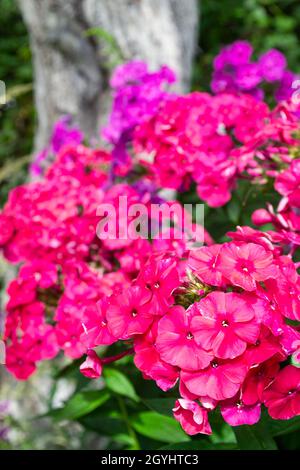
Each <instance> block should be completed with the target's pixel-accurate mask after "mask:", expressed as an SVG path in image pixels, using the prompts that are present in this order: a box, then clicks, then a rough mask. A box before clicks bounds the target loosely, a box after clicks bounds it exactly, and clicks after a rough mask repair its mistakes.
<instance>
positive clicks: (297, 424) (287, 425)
mask: <svg viewBox="0 0 300 470" xmlns="http://www.w3.org/2000/svg"><path fill="white" fill-rule="evenodd" d="M269 428H270V432H271V434H272V436H282V435H283V434H289V433H291V432H294V431H298V430H299V429H300V416H297V417H295V418H292V419H289V420H287V421H282V420H274V419H270V421H269Z"/></svg>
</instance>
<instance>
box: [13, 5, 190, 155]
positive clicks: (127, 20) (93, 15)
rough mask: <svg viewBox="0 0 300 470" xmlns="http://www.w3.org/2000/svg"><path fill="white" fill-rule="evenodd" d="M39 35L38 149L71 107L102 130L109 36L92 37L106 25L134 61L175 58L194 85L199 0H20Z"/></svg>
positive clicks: (88, 128)
mask: <svg viewBox="0 0 300 470" xmlns="http://www.w3.org/2000/svg"><path fill="white" fill-rule="evenodd" d="M19 4H20V7H21V10H22V13H23V17H24V19H25V22H26V24H27V27H28V29H29V32H30V37H31V46H32V51H33V62H34V70H35V101H36V108H37V114H38V129H37V133H36V142H35V147H36V150H40V149H41V148H43V147H44V146H45V145H46V144H47V142H48V139H49V136H50V134H51V129H52V126H53V123H54V122H55V121H56V120H57V119H58V118H59V117H60V116H61V115H64V114H69V115H71V116H72V118H73V122H74V123H75V124H77V125H79V126H80V128H81V129H82V130H83V131H84V132H85V134H86V136H87V137H89V138H91V137H94V136H98V133H99V122H100V121H101V116H102V117H103V114H105V112H106V111H105V110H106V109H107V101H108V89H107V73H105V70H106V67H105V66H106V65H107V64H105V61H106V60H107V58H105V56H104V55H103V49H104V46H105V44H104V43H103V41H104V39H101V38H99V37H98V38H95V37H88V36H86V35H85V32H86V30H88V29H89V28H93V27H100V28H101V29H102V30H104V31H107V32H108V33H109V34H110V35H111V36H113V37H114V38H115V40H116V41H117V43H118V46H119V48H120V51H121V53H122V55H123V56H124V57H125V59H126V60H131V59H142V60H145V61H147V62H148V63H149V65H150V67H151V68H153V69H154V68H156V67H158V66H159V65H162V64H167V65H169V66H170V67H172V68H173V69H174V70H175V72H176V73H177V76H178V80H179V81H178V89H180V90H184V89H187V88H188V85H189V80H190V75H191V66H192V58H193V54H194V49H195V44H196V41H195V39H196V31H197V19H198V12H197V4H198V0H42V1H41V0H19Z"/></svg>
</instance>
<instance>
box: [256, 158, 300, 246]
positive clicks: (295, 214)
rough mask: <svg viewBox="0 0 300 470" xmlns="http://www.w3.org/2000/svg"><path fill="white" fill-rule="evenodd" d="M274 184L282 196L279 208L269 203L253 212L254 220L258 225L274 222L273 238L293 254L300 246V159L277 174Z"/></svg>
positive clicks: (293, 161)
mask: <svg viewBox="0 0 300 470" xmlns="http://www.w3.org/2000/svg"><path fill="white" fill-rule="evenodd" d="M274 186H275V189H276V190H277V192H278V193H279V194H280V195H281V196H282V199H281V200H280V202H279V204H278V207H277V209H276V210H275V209H274V207H273V206H272V205H271V204H267V208H266V209H257V210H256V211H255V212H254V213H253V215H252V220H253V223H254V224H256V225H258V226H262V225H265V224H272V225H273V227H274V228H275V230H276V233H274V234H273V238H276V239H277V241H280V242H281V243H282V244H284V245H285V247H286V251H289V252H290V253H291V254H292V255H293V254H294V252H295V251H296V249H297V248H298V247H299V246H300V190H299V188H300V159H294V160H292V161H291V163H290V165H289V166H288V167H287V168H286V169H284V170H283V171H281V172H280V173H279V174H278V175H277V177H276V178H275V184H274Z"/></svg>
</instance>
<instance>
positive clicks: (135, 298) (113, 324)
mask: <svg viewBox="0 0 300 470" xmlns="http://www.w3.org/2000/svg"><path fill="white" fill-rule="evenodd" d="M151 298H152V294H151V292H150V291H149V290H148V289H146V288H144V287H141V286H138V285H133V286H132V287H130V288H129V289H126V291H124V292H122V293H121V294H119V295H116V296H112V298H111V302H110V305H109V306H108V309H107V313H106V315H107V319H108V326H109V329H110V331H111V332H112V334H113V335H114V336H115V337H116V338H122V339H124V338H129V337H130V336H132V335H136V334H142V333H144V332H145V331H146V330H147V329H148V327H149V326H150V325H151V323H152V321H153V310H154V308H153V304H152V303H151Z"/></svg>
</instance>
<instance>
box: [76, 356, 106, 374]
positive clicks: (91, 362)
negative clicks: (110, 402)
mask: <svg viewBox="0 0 300 470" xmlns="http://www.w3.org/2000/svg"><path fill="white" fill-rule="evenodd" d="M79 370H80V372H81V373H82V375H84V376H85V377H88V378H89V379H98V378H99V377H100V376H101V375H102V362H101V359H100V358H99V357H98V356H97V354H96V353H95V351H93V350H92V349H90V350H89V351H88V352H87V357H86V360H85V361H84V362H83V363H82V364H81V366H80V367H79Z"/></svg>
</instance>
